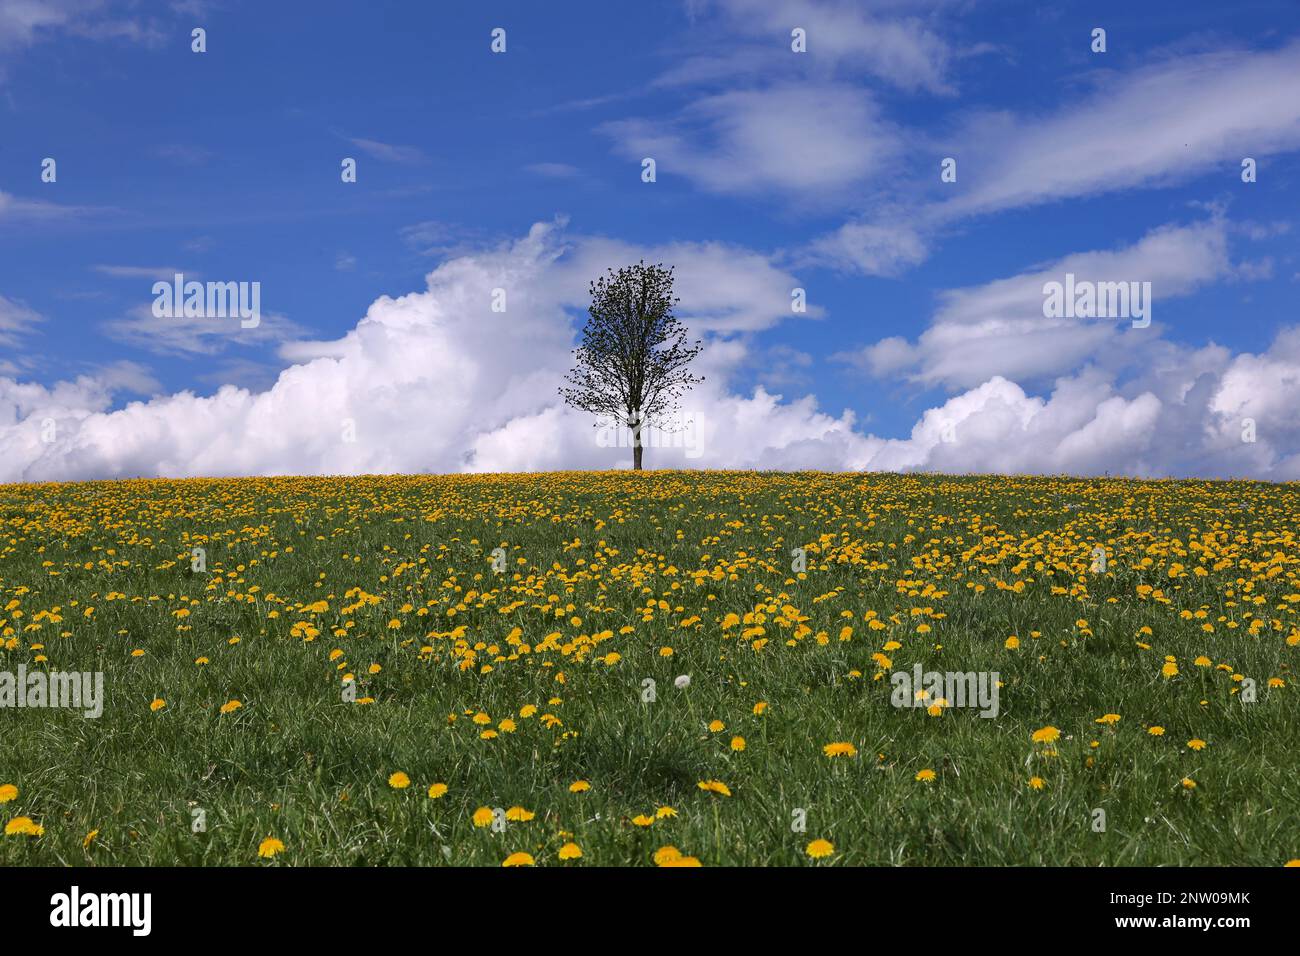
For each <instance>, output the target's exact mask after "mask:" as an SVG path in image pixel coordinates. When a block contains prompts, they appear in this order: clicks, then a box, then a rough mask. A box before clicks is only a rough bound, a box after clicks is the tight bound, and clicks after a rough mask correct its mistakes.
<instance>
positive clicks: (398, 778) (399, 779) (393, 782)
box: [388, 770, 411, 790]
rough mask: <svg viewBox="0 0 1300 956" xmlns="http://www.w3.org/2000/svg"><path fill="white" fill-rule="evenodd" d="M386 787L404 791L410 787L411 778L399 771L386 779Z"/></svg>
mask: <svg viewBox="0 0 1300 956" xmlns="http://www.w3.org/2000/svg"><path fill="white" fill-rule="evenodd" d="M388 785H389V786H390V787H392V788H393V789H394V790H405V789H406V788H407V787H409V786H410V785H411V778H410V777H408V776H407V775H406V774H404V773H402V771H400V770H399V771H397V772H396V773H395V774H393V775H392V776H391V777H389V778H388Z"/></svg>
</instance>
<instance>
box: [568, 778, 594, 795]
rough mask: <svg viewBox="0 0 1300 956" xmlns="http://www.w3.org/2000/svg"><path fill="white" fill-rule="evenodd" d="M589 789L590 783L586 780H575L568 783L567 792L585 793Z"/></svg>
mask: <svg viewBox="0 0 1300 956" xmlns="http://www.w3.org/2000/svg"><path fill="white" fill-rule="evenodd" d="M590 789H591V784H590V783H588V782H587V781H586V780H575V781H573V783H571V784H569V793H586V792H587V791H588V790H590Z"/></svg>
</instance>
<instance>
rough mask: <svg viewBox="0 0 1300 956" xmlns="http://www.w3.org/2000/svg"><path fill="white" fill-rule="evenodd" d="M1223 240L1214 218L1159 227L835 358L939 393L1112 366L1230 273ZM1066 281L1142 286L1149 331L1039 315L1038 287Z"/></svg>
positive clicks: (960, 297) (948, 299)
mask: <svg viewBox="0 0 1300 956" xmlns="http://www.w3.org/2000/svg"><path fill="white" fill-rule="evenodd" d="M1227 237H1228V226H1227V224H1226V222H1225V221H1224V220H1223V219H1222V218H1219V217H1215V218H1212V219H1209V220H1206V221H1202V222H1198V223H1194V224H1191V225H1185V226H1180V225H1168V226H1163V227H1160V228H1158V229H1153V230H1151V231H1150V232H1148V233H1147V234H1146V235H1145V236H1144V237H1143V238H1142V239H1140V240H1139V241H1138V242H1136V243H1134V244H1132V245H1130V246H1127V247H1124V248H1120V249H1116V250H1105V251H1096V252H1083V253H1075V254H1072V255H1069V256H1065V257H1064V258H1061V259H1058V260H1056V261H1055V262H1052V263H1049V264H1047V265H1044V266H1039V267H1035V268H1034V269H1033V270H1031V271H1028V272H1024V273H1021V274H1019V275H1016V276H1012V277H1010V278H1006V279H998V280H995V281H993V282H989V283H985V284H984V285H979V286H974V287H970V288H965V289H954V290H951V291H947V292H944V293H942V294H941V295H940V297H939V305H938V308H937V310H936V311H935V314H934V316H933V317H932V318H931V320H930V323H929V326H928V327H927V328H926V330H925V331H924V332H923V333H922V334H921V336H920V337H919V338H918V339H917V341H916V342H915V343H914V344H913V343H909V342H908V341H907V340H906V339H903V338H901V337H898V336H891V337H889V338H886V339H882V340H880V341H878V342H876V343H875V344H873V345H870V346H867V347H866V348H863V349H860V350H858V351H855V352H843V353H839V355H837V356H836V357H837V358H838V359H840V360H842V361H847V362H849V363H850V364H852V365H855V366H856V367H858V368H860V369H862V370H863V371H865V372H867V373H868V374H870V375H872V376H873V377H875V378H879V379H895V378H899V377H901V378H903V379H904V380H905V381H907V382H909V383H911V384H914V385H918V386H922V387H931V386H942V387H945V388H948V389H963V388H971V387H972V386H975V385H978V384H979V383H981V382H986V381H988V380H989V379H991V378H992V377H994V376H997V375H1001V376H1005V377H1006V378H1008V379H1010V380H1011V381H1016V382H1020V383H1022V384H1035V383H1041V382H1043V381H1044V380H1047V379H1050V378H1053V377H1055V376H1057V375H1061V374H1063V373H1065V372H1066V371H1068V370H1070V369H1074V368H1078V367H1079V366H1080V365H1081V364H1083V363H1085V362H1087V361H1090V360H1103V361H1105V362H1107V363H1109V364H1111V365H1118V364H1120V363H1122V362H1125V361H1129V360H1131V359H1132V357H1133V355H1134V354H1135V350H1137V349H1139V348H1140V347H1141V346H1142V345H1143V344H1144V343H1147V342H1150V341H1153V340H1154V339H1156V338H1157V337H1158V335H1159V331H1160V328H1161V326H1162V325H1165V324H1167V323H1168V321H1169V318H1168V316H1167V313H1166V308H1167V304H1168V302H1169V300H1170V299H1174V298H1177V297H1179V296H1183V295H1187V294H1188V293H1190V292H1192V291H1193V290H1195V289H1196V288H1198V287H1199V286H1202V285H1204V284H1206V283H1210V282H1214V281H1216V280H1218V279H1222V278H1225V277H1227V276H1229V275H1232V274H1233V271H1234V270H1233V268H1232V266H1231V264H1230V262H1229V257H1228V238H1227ZM1067 273H1068V274H1073V275H1074V276H1075V278H1076V281H1077V282H1083V281H1089V282H1125V283H1128V282H1150V283H1151V313H1150V317H1151V319H1152V325H1151V326H1150V327H1149V328H1134V327H1133V325H1132V321H1131V320H1118V321H1117V320H1114V319H1111V320H1107V319H1076V318H1047V317H1045V316H1044V314H1043V301H1044V295H1043V286H1044V284H1045V283H1048V282H1064V281H1065V277H1066V275H1067Z"/></svg>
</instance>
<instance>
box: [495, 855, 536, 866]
mask: <svg viewBox="0 0 1300 956" xmlns="http://www.w3.org/2000/svg"><path fill="white" fill-rule="evenodd" d="M535 863H536V861H535V860H534V859H533V857H532V854H531V853H511V854H510V855H509V856H508V857H506V858H505V859H504V860H502V861H501V865H502V866H533V865H535Z"/></svg>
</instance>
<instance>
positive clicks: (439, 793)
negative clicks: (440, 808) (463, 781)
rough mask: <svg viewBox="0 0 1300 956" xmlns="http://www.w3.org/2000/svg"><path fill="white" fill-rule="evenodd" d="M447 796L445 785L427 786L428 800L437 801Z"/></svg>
mask: <svg viewBox="0 0 1300 956" xmlns="http://www.w3.org/2000/svg"><path fill="white" fill-rule="evenodd" d="M446 795H447V785H446V784H445V783H435V784H431V785H430V786H429V799H430V800H437V799H439V798H441V797H445V796H446Z"/></svg>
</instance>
